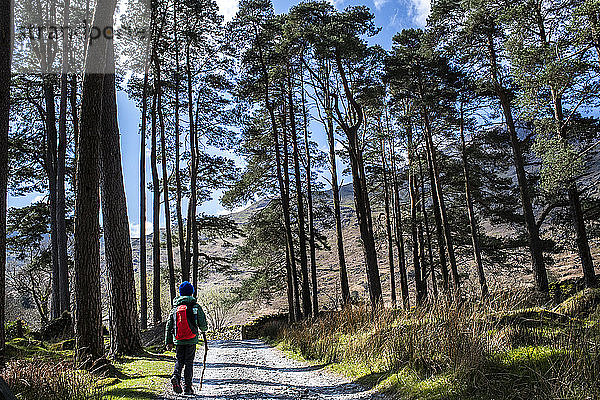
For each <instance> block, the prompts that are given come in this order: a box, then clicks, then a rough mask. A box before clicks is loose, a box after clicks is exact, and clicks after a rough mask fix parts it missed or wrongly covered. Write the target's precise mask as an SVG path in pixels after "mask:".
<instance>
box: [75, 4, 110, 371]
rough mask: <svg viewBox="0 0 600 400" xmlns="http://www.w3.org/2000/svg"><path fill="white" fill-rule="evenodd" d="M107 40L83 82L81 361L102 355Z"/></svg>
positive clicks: (97, 18)
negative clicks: (102, 132)
mask: <svg viewBox="0 0 600 400" xmlns="http://www.w3.org/2000/svg"><path fill="white" fill-rule="evenodd" d="M114 10H115V2H114V1H113V0H99V1H98V3H97V5H96V11H95V13H94V21H93V26H110V21H111V20H112V16H113V13H114ZM107 46H108V43H107V41H106V40H104V39H102V38H99V39H97V40H96V41H95V42H94V45H93V46H91V45H89V46H88V51H87V58H86V67H85V70H86V73H85V76H84V80H83V92H82V104H81V132H80V137H79V144H78V152H79V155H78V158H77V184H76V185H77V192H76V201H75V343H76V349H77V358H78V360H79V361H80V362H82V361H90V360H91V359H97V358H100V357H102V355H103V354H104V342H103V340H102V305H101V304H102V303H101V297H100V220H99V217H100V215H99V214H100V201H99V200H100V193H99V192H100V191H99V185H98V183H99V182H100V160H99V158H100V128H101V126H102V100H103V97H104V96H103V82H104V74H99V73H92V72H91V71H93V68H97V69H99V70H100V71H103V70H104V66H105V64H106V48H107Z"/></svg>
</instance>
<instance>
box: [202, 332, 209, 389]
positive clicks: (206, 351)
mask: <svg viewBox="0 0 600 400" xmlns="http://www.w3.org/2000/svg"><path fill="white" fill-rule="evenodd" d="M202 337H203V338H204V362H203V363H202V374H201V375H200V390H202V381H203V380H204V371H206V356H207V354H208V340H206V332H202Z"/></svg>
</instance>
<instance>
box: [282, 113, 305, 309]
mask: <svg viewBox="0 0 600 400" xmlns="http://www.w3.org/2000/svg"><path fill="white" fill-rule="evenodd" d="M281 117H282V123H281V134H282V136H283V146H282V150H283V185H284V191H285V200H284V203H283V207H284V210H286V209H287V219H288V222H289V240H288V247H289V255H290V264H291V268H292V283H293V287H294V314H295V315H296V320H300V319H302V307H301V304H302V302H301V299H300V284H299V282H298V270H297V268H296V265H297V264H296V257H295V249H294V239H293V238H294V237H293V235H292V222H291V216H290V173H289V165H290V162H289V146H288V141H287V124H286V112H285V102H284V105H283V110H282V113H281ZM285 215H286V212H285V211H284V217H285ZM286 230H287V228H286Z"/></svg>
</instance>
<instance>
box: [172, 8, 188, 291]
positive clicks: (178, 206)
mask: <svg viewBox="0 0 600 400" xmlns="http://www.w3.org/2000/svg"><path fill="white" fill-rule="evenodd" d="M178 7H179V2H178V1H175V5H174V6H173V21H174V29H173V35H174V41H175V191H176V198H175V209H176V214H177V233H178V235H179V240H178V243H179V264H180V268H181V280H182V281H186V280H189V277H188V276H185V275H184V270H185V268H184V265H185V259H186V253H185V235H184V231H183V229H184V227H183V214H182V210H181V197H182V196H181V191H182V187H181V171H180V170H179V153H180V146H181V144H180V133H179V84H180V72H181V71H180V67H179V36H178V35H177V32H178V25H177V12H178Z"/></svg>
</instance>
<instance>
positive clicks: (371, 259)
mask: <svg viewBox="0 0 600 400" xmlns="http://www.w3.org/2000/svg"><path fill="white" fill-rule="evenodd" d="M335 58H336V65H337V71H338V73H339V74H340V77H341V78H342V84H343V87H344V93H345V96H346V99H347V100H348V103H349V104H350V105H351V107H352V110H353V112H354V113H355V114H356V122H355V123H354V124H353V125H352V126H350V125H348V124H347V123H346V122H345V120H344V117H343V116H342V114H341V111H340V109H339V105H338V103H337V97H336V107H335V110H336V113H337V115H338V119H339V122H340V126H341V128H342V130H343V131H344V133H345V134H346V137H347V139H348V149H349V156H350V166H351V170H352V186H353V188H354V206H355V208H356V215H357V219H358V225H359V228H360V236H361V240H362V244H363V250H364V254H365V261H366V267H367V282H368V284H369V298H370V300H371V305H372V306H377V305H379V304H380V303H381V302H382V300H383V299H382V297H381V280H380V277H379V265H378V263H377V250H376V248H375V239H374V235H373V223H372V220H371V205H370V202H369V195H368V189H367V182H366V177H365V173H364V161H363V156H362V150H361V148H360V143H359V141H358V130H359V129H360V126H361V125H362V123H363V117H364V116H363V111H362V107H361V106H360V105H359V104H358V102H357V101H356V99H355V98H354V95H353V94H352V91H351V90H350V85H349V84H348V80H347V78H346V72H345V70H344V67H343V65H342V59H341V56H340V52H339V50H337V49H336V51H335Z"/></svg>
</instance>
